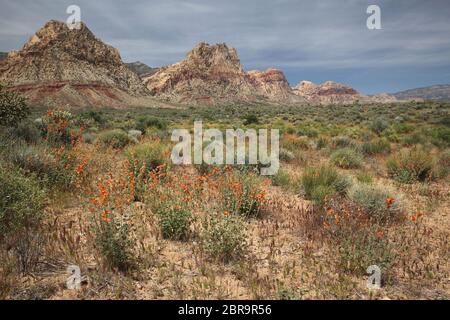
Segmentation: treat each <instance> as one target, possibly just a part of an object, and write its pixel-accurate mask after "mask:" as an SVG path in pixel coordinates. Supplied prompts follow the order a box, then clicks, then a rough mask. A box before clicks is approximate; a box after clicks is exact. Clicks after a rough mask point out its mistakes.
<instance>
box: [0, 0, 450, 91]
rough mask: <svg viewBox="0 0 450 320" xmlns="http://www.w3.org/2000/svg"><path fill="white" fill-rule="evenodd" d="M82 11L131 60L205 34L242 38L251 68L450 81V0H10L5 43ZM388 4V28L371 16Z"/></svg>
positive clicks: (165, 52)
mask: <svg viewBox="0 0 450 320" xmlns="http://www.w3.org/2000/svg"><path fill="white" fill-rule="evenodd" d="M71 4H76V5H78V6H79V7H80V8H81V14H82V20H83V21H84V22H85V23H86V24H87V25H88V27H89V28H90V29H91V30H92V31H93V32H94V33H95V34H96V36H97V37H99V38H100V39H102V40H103V41H105V42H107V43H109V44H111V45H113V46H114V47H116V48H118V49H119V51H120V53H121V55H122V58H123V59H124V60H125V61H126V62H129V61H136V60H139V61H142V62H145V63H147V64H148V65H150V66H162V65H166V64H170V63H174V62H177V61H179V60H181V59H182V58H184V56H185V55H186V53H187V52H188V51H189V50H190V49H191V48H192V47H193V46H194V45H195V44H196V43H198V42H200V41H206V42H209V43H222V42H225V43H227V44H228V45H229V46H232V47H235V48H236V49H237V50H238V54H239V56H240V58H241V61H242V63H243V65H244V67H245V69H247V70H251V69H266V68H268V67H276V68H280V69H282V70H283V71H284V72H285V74H286V76H287V78H288V80H289V82H290V83H291V84H292V85H294V84H297V83H298V82H299V81H301V80H311V81H314V82H319V83H320V82H323V81H326V80H334V81H338V82H343V83H347V84H349V85H352V86H353V87H355V88H356V89H358V90H360V91H362V92H364V93H377V92H395V91H399V90H403V89H408V88H413V87H420V86H427V85H431V84H442V83H450V18H449V17H450V1H449V0H426V1H424V0H395V1H394V0H339V1H337V0H315V1H312V0H311V1H309V0H308V1H307V0H146V1H144V0H134V1H119V0H96V1H92V0H68V1H66V0H61V1H59V0H0V7H1V11H0V51H9V50H13V49H19V48H21V47H22V45H23V44H24V43H25V42H26V41H27V40H28V38H29V37H30V36H31V35H32V34H33V33H34V32H35V31H37V30H38V29H39V28H40V27H42V25H43V24H44V23H45V22H46V21H48V20H50V19H57V20H61V21H66V19H67V17H68V15H67V14H66V9H67V7H68V6H69V5H71ZM371 4H376V5H379V6H380V7H381V14H382V17H381V19H382V30H369V29H368V28H367V26H366V20H367V18H368V16H369V15H368V14H367V13H366V10H367V7H368V6H369V5H371Z"/></svg>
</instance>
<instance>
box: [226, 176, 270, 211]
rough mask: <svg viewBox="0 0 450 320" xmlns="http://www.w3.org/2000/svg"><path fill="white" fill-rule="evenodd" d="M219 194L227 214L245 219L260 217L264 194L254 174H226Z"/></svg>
mask: <svg viewBox="0 0 450 320" xmlns="http://www.w3.org/2000/svg"><path fill="white" fill-rule="evenodd" d="M221 193H222V207H223V211H224V212H226V213H227V214H237V215H240V216H243V217H247V218H249V217H258V216H259V215H260V213H261V210H262V207H263V205H264V197H265V193H264V191H263V189H262V186H261V182H260V181H259V179H258V177H257V176H256V175H255V174H254V173H252V172H246V171H238V170H232V171H229V172H227V173H226V174H225V181H224V185H223V187H222V188H221Z"/></svg>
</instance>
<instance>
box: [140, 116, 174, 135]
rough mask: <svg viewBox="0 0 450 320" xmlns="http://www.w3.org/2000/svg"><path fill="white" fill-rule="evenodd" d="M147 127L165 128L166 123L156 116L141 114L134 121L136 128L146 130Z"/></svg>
mask: <svg viewBox="0 0 450 320" xmlns="http://www.w3.org/2000/svg"><path fill="white" fill-rule="evenodd" d="M148 128H156V129H158V130H165V129H167V123H166V122H165V121H164V120H162V119H160V118H156V117H152V116H143V117H140V118H138V120H137V123H136V129H138V130H139V131H141V132H147V129H148Z"/></svg>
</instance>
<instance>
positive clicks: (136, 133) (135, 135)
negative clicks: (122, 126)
mask: <svg viewBox="0 0 450 320" xmlns="http://www.w3.org/2000/svg"><path fill="white" fill-rule="evenodd" d="M128 137H130V139H131V140H133V141H134V142H136V143H137V142H139V139H141V137H142V131H140V130H130V131H128Z"/></svg>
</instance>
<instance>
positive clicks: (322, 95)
mask: <svg viewBox="0 0 450 320" xmlns="http://www.w3.org/2000/svg"><path fill="white" fill-rule="evenodd" d="M293 93H294V94H296V95H298V96H300V97H302V98H304V99H305V100H306V101H307V102H308V103H310V104H352V103H355V102H360V103H377V102H380V103H388V102H395V101H396V99H395V97H393V96H390V95H387V94H380V95H375V96H366V95H363V94H361V93H359V92H358V91H356V90H355V89H353V88H352V87H350V86H347V85H344V84H340V83H336V82H333V81H327V82H324V83H323V84H320V85H318V84H314V83H312V82H310V81H302V82H300V83H299V84H298V85H297V86H296V87H294V88H293Z"/></svg>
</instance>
